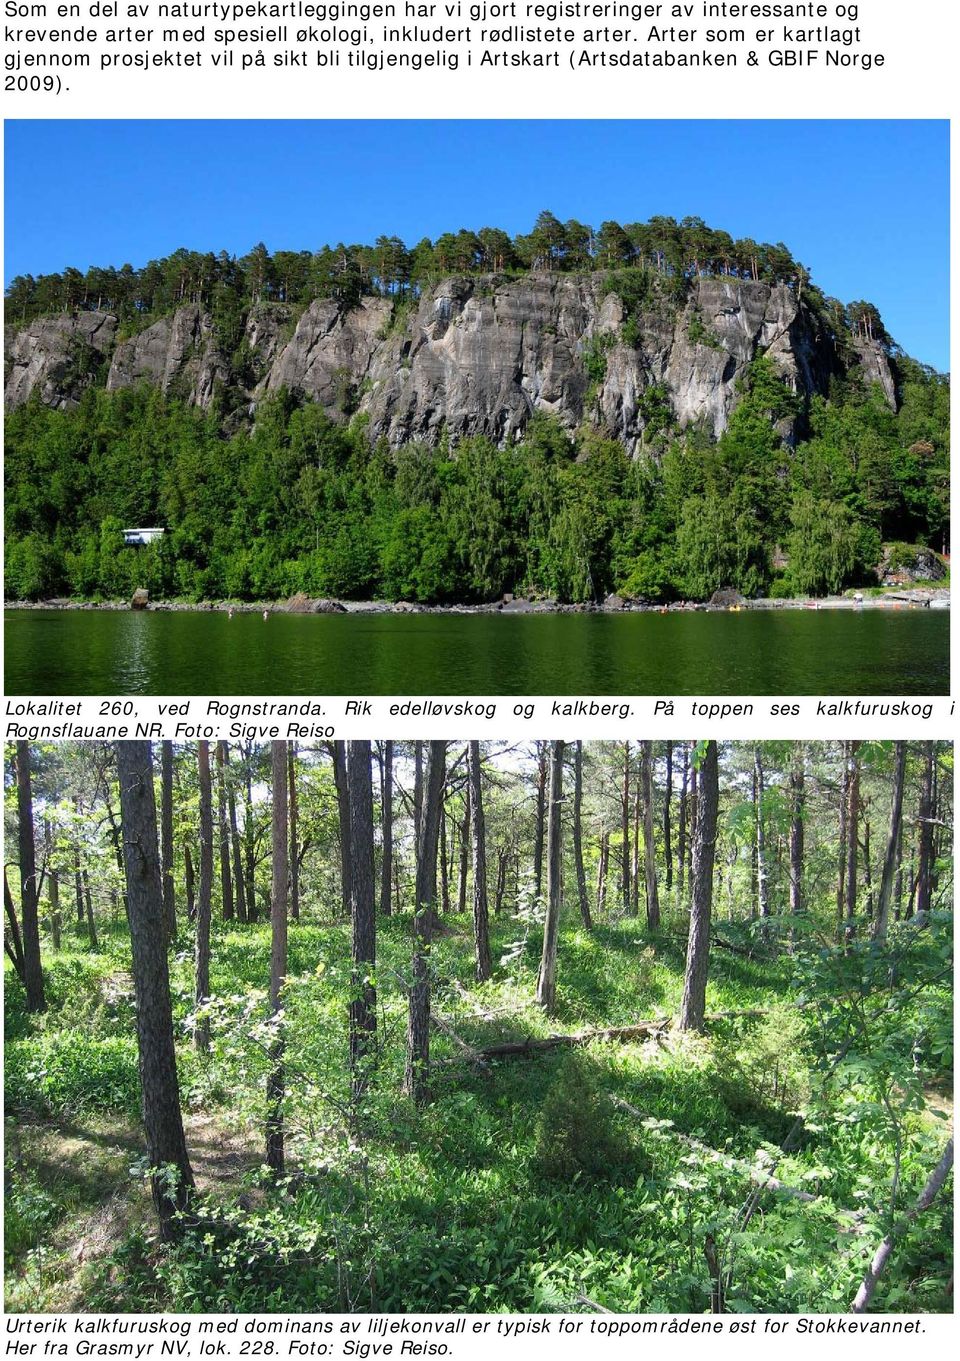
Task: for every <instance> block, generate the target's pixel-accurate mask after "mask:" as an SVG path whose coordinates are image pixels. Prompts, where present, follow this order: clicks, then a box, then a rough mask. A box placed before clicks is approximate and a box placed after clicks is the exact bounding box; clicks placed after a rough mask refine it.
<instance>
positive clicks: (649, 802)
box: [641, 742, 669, 931]
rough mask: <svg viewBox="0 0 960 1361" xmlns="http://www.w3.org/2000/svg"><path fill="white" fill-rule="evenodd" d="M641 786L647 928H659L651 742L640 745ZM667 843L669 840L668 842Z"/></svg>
mask: <svg viewBox="0 0 960 1361" xmlns="http://www.w3.org/2000/svg"><path fill="white" fill-rule="evenodd" d="M641 751H642V764H641V781H642V786H643V869H644V875H645V877H646V888H647V930H648V931H659V930H660V898H659V895H658V893H657V861H656V846H655V845H654V840H653V743H652V742H644V743H642V745H641ZM668 844H669V842H668Z"/></svg>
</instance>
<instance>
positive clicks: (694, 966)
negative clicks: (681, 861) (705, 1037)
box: [680, 742, 719, 1030]
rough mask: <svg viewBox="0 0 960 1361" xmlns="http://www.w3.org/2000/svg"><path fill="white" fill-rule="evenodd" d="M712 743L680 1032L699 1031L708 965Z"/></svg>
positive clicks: (715, 781) (696, 841)
mask: <svg viewBox="0 0 960 1361" xmlns="http://www.w3.org/2000/svg"><path fill="white" fill-rule="evenodd" d="M717 762H718V756H717V744H716V742H708V743H707V744H706V749H705V751H704V754H703V761H702V763H701V766H700V790H699V794H698V797H697V820H696V823H695V825H694V833H693V872H692V876H691V880H690V934H689V937H688V940H687V967H686V972H685V974H684V979H683V1001H682V1003H681V1006H680V1029H681V1030H702V1029H703V1018H704V1014H705V1012H706V1002H707V970H708V967H709V962H710V914H711V911H712V908H713V861H714V854H715V851H716V842H717V807H718V804H719V770H718V764H717Z"/></svg>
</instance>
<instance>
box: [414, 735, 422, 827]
mask: <svg viewBox="0 0 960 1361" xmlns="http://www.w3.org/2000/svg"><path fill="white" fill-rule="evenodd" d="M422 813H423V743H422V742H414V744H413V844H414V846H419V845H420V818H421V815H422Z"/></svg>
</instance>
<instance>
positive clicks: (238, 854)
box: [224, 743, 248, 922]
mask: <svg viewBox="0 0 960 1361" xmlns="http://www.w3.org/2000/svg"><path fill="white" fill-rule="evenodd" d="M224 756H225V774H226V777H227V817H228V818H229V819H230V845H231V847H232V849H233V884H234V889H235V890H236V900H237V916H238V918H239V919H240V921H242V922H245V921H247V920H248V914H247V894H246V890H245V887H244V882H243V848H242V845H241V842H240V829H239V827H238V826H237V795H236V791H235V789H234V787H233V767H232V766H231V764H230V745H229V743H228V744H227V746H226V748H225V751H224Z"/></svg>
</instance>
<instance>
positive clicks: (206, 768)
mask: <svg viewBox="0 0 960 1361" xmlns="http://www.w3.org/2000/svg"><path fill="white" fill-rule="evenodd" d="M197 775H198V780H199V785H200V894H199V897H198V899H197V935H196V950H195V964H196V967H195V979H196V991H195V995H194V1000H195V1002H196V1006H197V1010H198V1013H199V1015H198V1020H197V1024H196V1027H195V1029H194V1032H193V1042H194V1044H195V1045H196V1046H197V1048H198V1049H202V1050H204V1051H206V1050H208V1049H209V1048H210V1020H209V1017H208V1016H207V1015H206V1013H205V1010H204V1009H205V1007H206V1004H207V1000H208V998H209V996H210V918H211V916H212V913H213V788H212V785H211V780H210V743H209V742H198V743H197Z"/></svg>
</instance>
